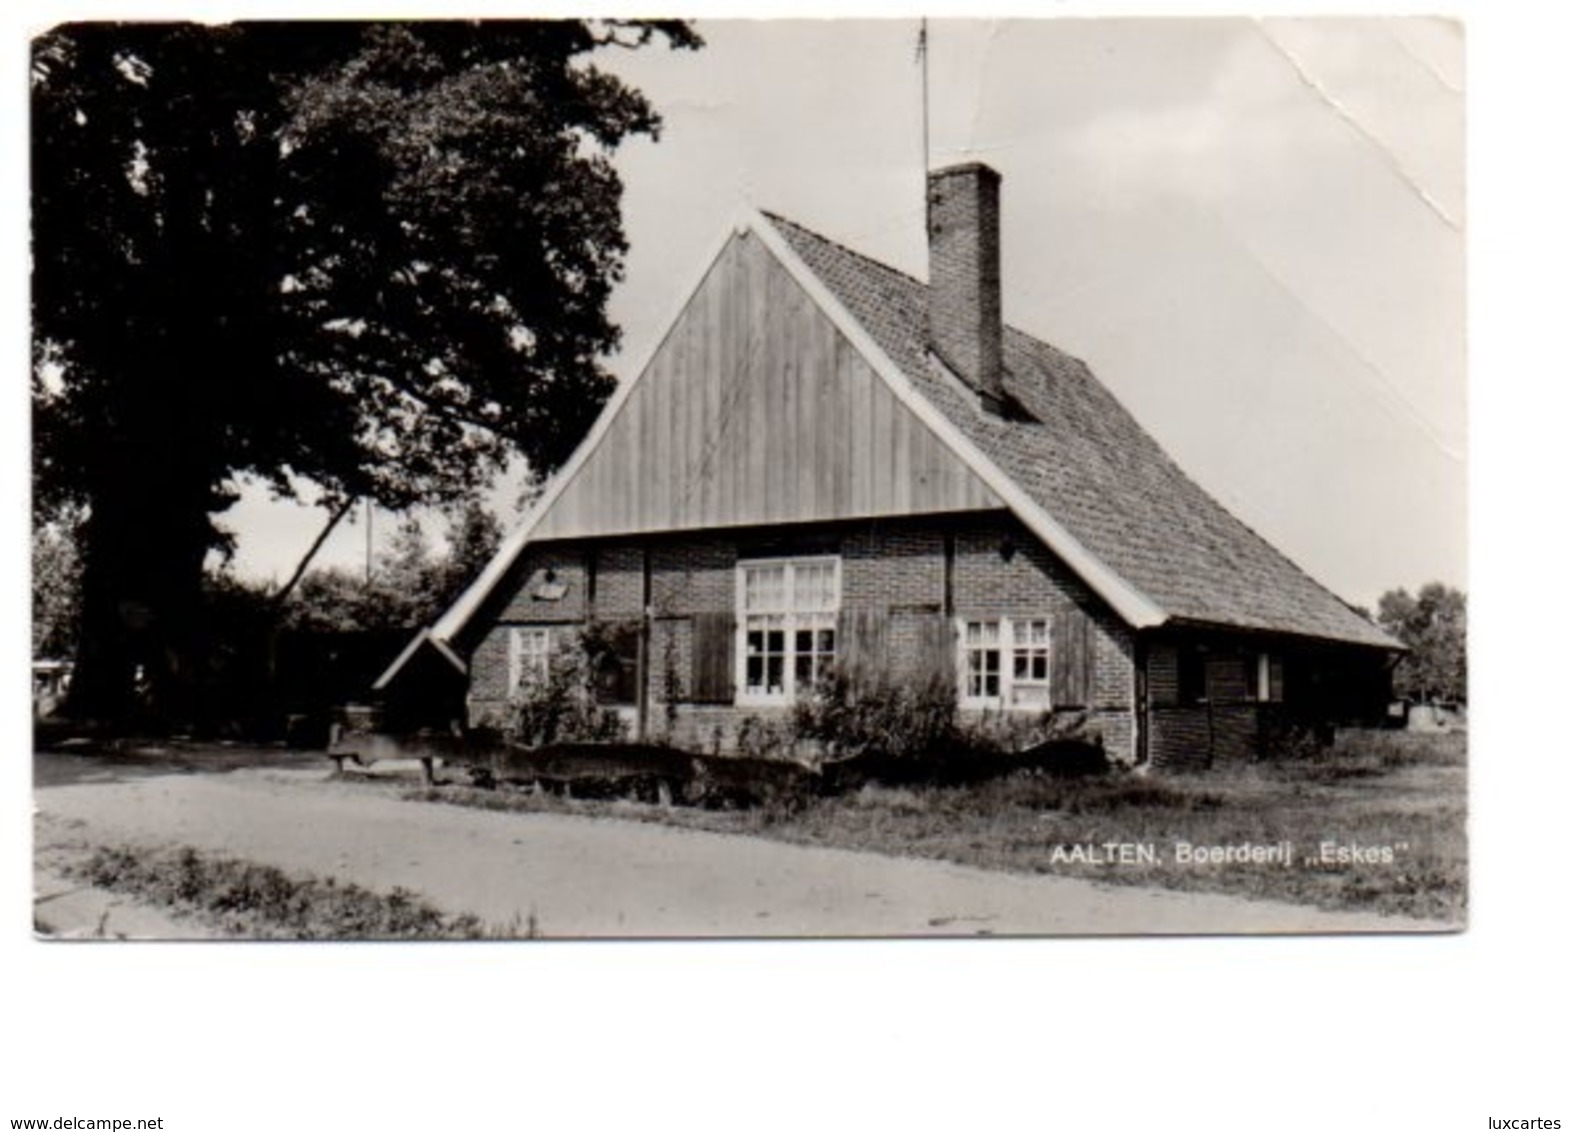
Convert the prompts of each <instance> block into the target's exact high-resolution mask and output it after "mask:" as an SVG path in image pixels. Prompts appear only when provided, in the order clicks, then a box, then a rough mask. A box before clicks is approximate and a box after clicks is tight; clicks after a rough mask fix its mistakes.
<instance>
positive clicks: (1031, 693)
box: [1010, 620, 1048, 707]
mask: <svg viewBox="0 0 1572 1132" xmlns="http://www.w3.org/2000/svg"><path fill="white" fill-rule="evenodd" d="M1012 628H1013V629H1014V637H1015V640H1014V664H1013V665H1012V666H1011V670H1010V703H1011V704H1012V705H1014V706H1015V707H1047V706H1048V622H1047V621H1044V620H1033V621H1017V622H1015V623H1014V624H1013V626H1012Z"/></svg>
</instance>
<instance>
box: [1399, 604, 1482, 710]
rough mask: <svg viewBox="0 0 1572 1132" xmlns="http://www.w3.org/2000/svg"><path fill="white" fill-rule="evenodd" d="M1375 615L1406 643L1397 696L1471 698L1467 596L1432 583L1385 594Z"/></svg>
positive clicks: (1421, 698)
mask: <svg viewBox="0 0 1572 1132" xmlns="http://www.w3.org/2000/svg"><path fill="white" fill-rule="evenodd" d="M1376 620H1377V621H1378V622H1379V623H1380V624H1381V626H1382V627H1383V628H1385V629H1386V630H1387V631H1388V632H1390V633H1391V634H1392V635H1393V636H1395V637H1396V638H1397V639H1398V640H1400V641H1402V642H1403V643H1404V644H1405V645H1407V646H1408V648H1409V652H1408V655H1407V656H1405V657H1403V659H1402V660H1401V661H1400V662H1399V663H1398V666H1397V671H1396V672H1395V673H1394V674H1393V684H1394V688H1395V690H1396V692H1397V693H1398V695H1401V696H1407V697H1409V698H1411V699H1415V700H1422V701H1434V700H1443V701H1453V702H1458V701H1466V700H1467V699H1468V598H1467V596H1466V595H1465V594H1464V593H1463V592H1462V591H1461V590H1456V589H1453V588H1451V587H1450V586H1445V585H1442V584H1441V583H1440V582H1430V583H1428V584H1426V585H1424V586H1422V587H1421V588H1420V590H1419V593H1418V594H1417V595H1416V594H1410V593H1409V592H1408V591H1407V590H1406V589H1396V590H1388V591H1387V592H1386V593H1384V594H1382V595H1381V602H1380V605H1379V606H1378V608H1377V612H1376Z"/></svg>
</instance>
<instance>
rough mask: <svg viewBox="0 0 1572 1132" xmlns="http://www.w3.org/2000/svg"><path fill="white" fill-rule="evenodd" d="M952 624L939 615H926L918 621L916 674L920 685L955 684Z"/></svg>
mask: <svg viewBox="0 0 1572 1132" xmlns="http://www.w3.org/2000/svg"><path fill="white" fill-rule="evenodd" d="M955 656H956V652H955V624H954V622H952V621H951V620H950V619H949V618H948V617H946V616H944V614H942V613H929V614H925V615H923V616H922V617H920V618H919V619H918V621H917V664H916V673H917V678H918V680H920V681H928V680H933V681H935V682H939V683H943V682H946V681H948V682H949V683H951V684H954V683H955V682H956V680H957V676H956V671H955Z"/></svg>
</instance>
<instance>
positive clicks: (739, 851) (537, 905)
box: [35, 767, 1446, 938]
mask: <svg viewBox="0 0 1572 1132" xmlns="http://www.w3.org/2000/svg"><path fill="white" fill-rule="evenodd" d="M35 798H36V802H37V807H38V821H37V826H36V828H37V838H38V860H39V861H40V862H42V863H43V865H44V866H45V868H44V872H43V873H42V874H41V879H40V884H39V895H40V897H43V896H46V895H48V893H49V892H53V891H58V889H59V883H58V879H57V878H53V877H51V876H50V874H49V873H48V869H47V864H48V861H49V859H50V856H51V853H52V852H58V850H59V847H60V846H63V845H67V844H70V843H73V842H77V843H80V842H84V841H85V842H92V843H124V842H130V843H136V844H172V845H189V846H192V847H194V848H197V849H200V850H205V851H209V852H219V853H226V854H230V855H233V856H238V857H242V858H245V859H247V860H251V861H256V862H259V863H265V864H270V865H275V866H277V867H280V868H283V869H286V870H290V871H297V872H310V873H314V874H317V875H331V876H335V877H338V878H340V879H341V880H343V881H351V882H354V883H356V884H359V885H362V886H364V887H367V888H372V889H377V890H382V891H386V890H388V889H391V888H393V887H394V886H402V887H404V888H407V889H411V890H413V891H416V892H418V893H420V894H422V895H423V896H424V897H425V898H426V899H427V900H429V901H430V902H431V903H433V904H435V905H436V906H438V907H439V908H441V909H442V910H444V911H447V912H472V913H474V914H476V915H478V916H479V917H481V919H482V920H483V921H485V922H486V923H488V924H490V925H494V926H496V927H498V928H508V927H510V926H511V927H513V928H515V929H518V928H519V927H520V925H526V924H533V925H534V926H535V929H536V930H537V931H538V932H539V934H541V935H542V936H546V937H559V938H560V937H570V938H595V937H703V936H721V937H737V936H826V935H828V936H931V935H975V934H991V935H1100V934H1126V933H1186V934H1211V933H1240V932H1346V931H1356V932H1357V931H1423V930H1445V928H1446V925H1427V924H1424V923H1421V922H1419V921H1413V920H1400V919H1393V918H1387V917H1381V916H1376V915H1363V914H1353V913H1331V912H1322V911H1318V910H1316V909H1313V908H1303V907H1298V906H1294V905H1288V904H1270V903H1264V902H1255V901H1247V900H1241V899H1238V898H1235V897H1229V896H1220V895H1206V894H1190V893H1176V892H1166V891H1157V890H1148V889H1136V888H1128V887H1118V886H1104V885H1098V884H1095V883H1091V882H1088V881H1081V880H1073V879H1067V878H1061V877H1039V876H1016V875H1010V874H1003V873H989V872H984V871H982V870H979V869H973V868H967V867H963V866H959V865H950V864H944V863H941V862H933V861H917V860H906V859H897V858H891V857H881V856H876V855H872V854H863V853H852V852H847V851H844V850H836V849H817V848H805V847H800V846H793V845H785V844H781V843H778V842H773V841H766V840H762V839H758V838H752V837H736V836H725V835H720V834H711V833H701V832H696V831H692V830H685V829H675V828H671V827H667V826H659V825H653V824H646V823H639V822H633V821H618V820H611V819H589V818H578V817H569V816H562V815H556V814H519V813H492V812H486V811H479V810H473V809H464V808H459V807H456V806H444V805H437V804H431V803H425V802H411V801H403V800H400V799H398V798H396V797H393V796H391V795H389V794H386V793H383V792H379V791H377V790H374V789H368V788H367V787H366V786H364V785H361V784H355V783H346V782H342V781H338V780H334V779H332V778H331V777H330V775H329V774H328V772H326V771H324V770H320V769H316V768H309V769H299V768H277V767H275V768H249V769H241V770H236V771H233V772H231V773H228V774H220V775H191V774H184V775H181V774H174V775H163V776H149V777H140V778H135V779H131V780H120V781H115V780H109V781H91V782H77V783H72V784H66V785H52V786H50V785H41V786H40V788H39V789H37V791H36V793H35ZM166 930H167V928H162V927H161V928H159V929H154V930H146V931H142V932H138V931H137V930H136V929H134V928H133V929H131V931H130V932H129V933H128V934H151V935H160V934H164V931H166ZM193 934H195V933H193Z"/></svg>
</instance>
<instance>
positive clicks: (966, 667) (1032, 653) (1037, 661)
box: [961, 617, 1052, 708]
mask: <svg viewBox="0 0 1572 1132" xmlns="http://www.w3.org/2000/svg"><path fill="white" fill-rule="evenodd" d="M1048 638H1049V631H1048V620H1047V618H1041V617H1033V618H1020V619H1012V618H1009V617H999V618H990V619H984V620H976V621H964V622H962V624H961V653H962V656H961V702H962V703H963V704H965V705H967V706H969V707H1022V708H1027V707H1029V708H1046V707H1049V706H1050V704H1051V702H1052V698H1051V696H1050V694H1049V680H1050V673H1051V671H1052V670H1051V668H1050V666H1049V640H1048Z"/></svg>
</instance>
